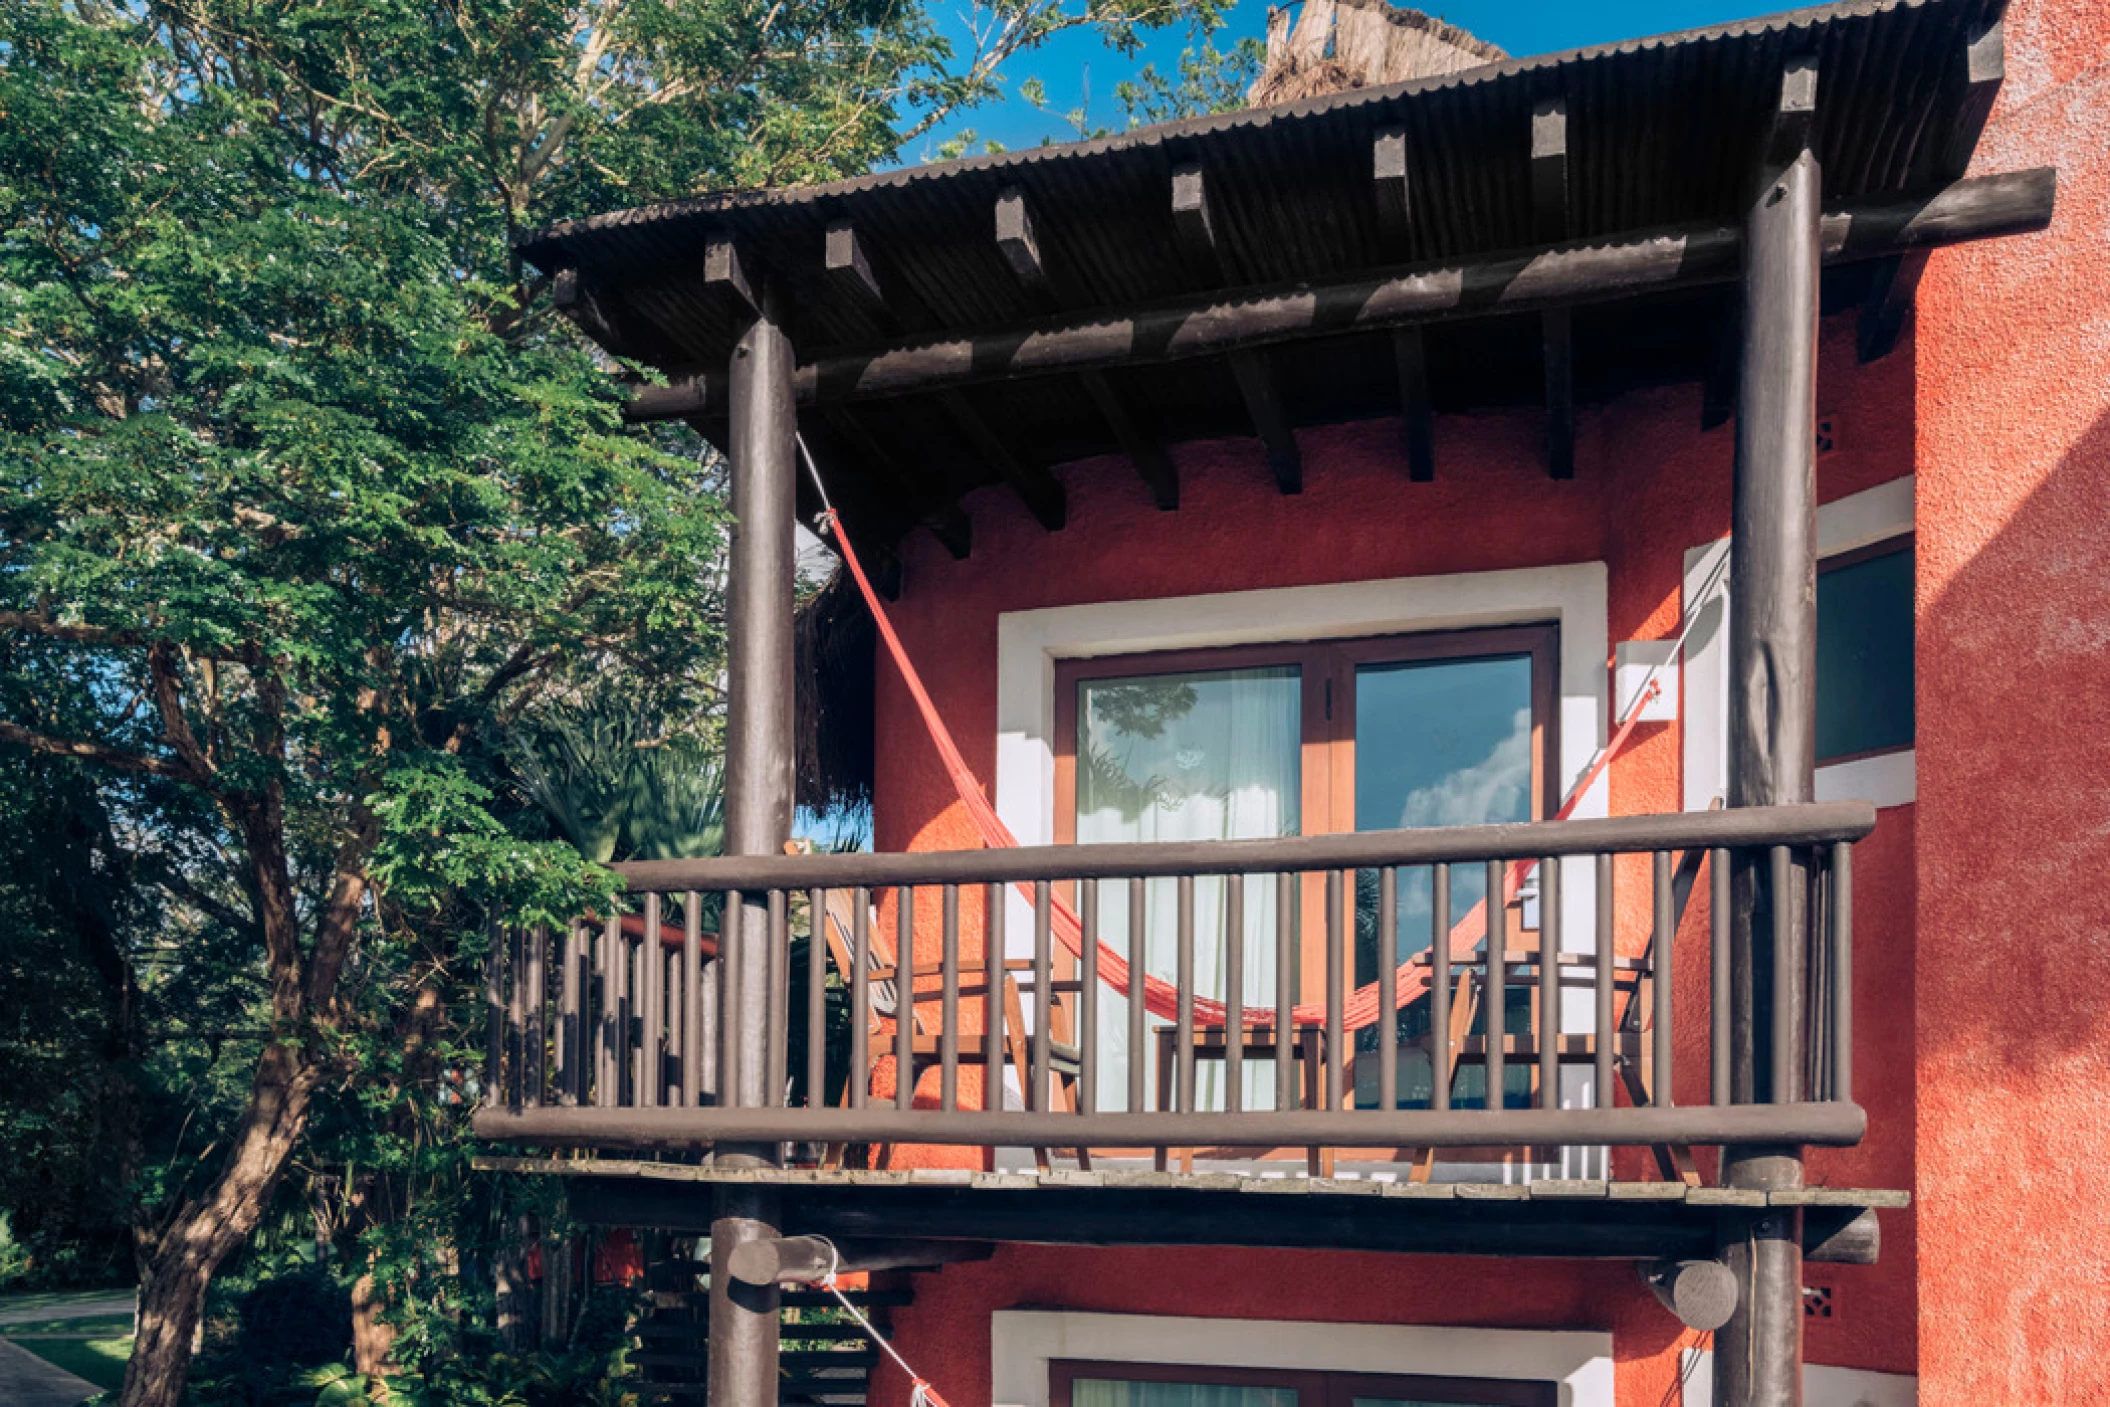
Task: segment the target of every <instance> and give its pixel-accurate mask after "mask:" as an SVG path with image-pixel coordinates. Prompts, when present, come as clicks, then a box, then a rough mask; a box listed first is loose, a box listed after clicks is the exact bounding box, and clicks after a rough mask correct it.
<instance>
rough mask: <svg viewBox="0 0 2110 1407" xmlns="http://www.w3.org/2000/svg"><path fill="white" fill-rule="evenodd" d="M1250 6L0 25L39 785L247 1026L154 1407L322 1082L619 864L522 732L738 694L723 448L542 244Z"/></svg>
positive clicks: (362, 1084)
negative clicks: (120, 861)
mask: <svg viewBox="0 0 2110 1407" xmlns="http://www.w3.org/2000/svg"><path fill="white" fill-rule="evenodd" d="M1220 8H1221V7H1220V3H1219V0H1132V3H1126V4H1124V3H1119V0H1115V3H1105V0H1081V3H1078V4H1064V3H1061V0H992V3H989V4H986V5H984V6H982V7H981V8H980V9H978V10H977V11H975V16H976V19H975V22H974V26H973V33H974V40H973V43H972V44H971V45H970V46H967V48H966V50H965V51H964V52H956V50H955V48H954V47H953V46H952V45H950V44H948V43H947V42H945V41H944V40H943V39H942V38H941V37H940V35H939V34H938V32H937V31H936V29H935V28H934V27H933V25H932V23H931V21H930V18H929V15H928V13H927V11H926V10H925V8H924V7H922V6H919V5H900V4H896V3H892V0H888V3H880V0H809V2H808V3H801V4H798V5H781V4H776V5H770V4H760V3H747V2H746V0H691V3H681V4H660V3H654V4H649V5H647V4H636V3H629V0H582V3H574V4H568V5H559V4H554V3H549V0H490V2H489V3H473V2H472V0H449V2H448V3H440V4H432V3H408V2H407V0H181V3H156V0H12V2H11V3H10V4H9V5H8V6H7V8H6V10H5V20H4V21H0V329H4V333H5V335H4V337H0V744H4V745H5V749H6V752H5V755H0V766H6V767H9V768H13V769H16V770H15V772H14V774H13V777H14V780H15V781H17V782H20V783H21V784H22V785H26V786H32V787H34V786H38V785H41V783H40V782H39V781H38V780H37V778H38V776H39V775H47V776H48V775H52V774H51V773H50V772H49V771H48V770H47V771H46V772H44V773H38V772H36V771H35V770H33V769H35V768H42V769H54V768H64V769H70V771H69V772H68V775H69V776H79V777H93V778H94V779H95V780H94V783H93V801H94V805H95V807H96V808H98V814H99V815H101V816H102V817H104V818H106V819H107V822H108V827H109V829H110V832H111V833H112V834H119V835H122V836H123V837H125V842H124V846H123V848H124V849H125V850H126V852H127V854H128V855H130V856H131V857H132V861H133V863H132V865H131V873H130V876H129V882H132V883H136V884H139V885H144V886H147V888H148V891H149V892H150V893H151V895H152V896H153V897H152V899H151V904H150V906H148V907H146V908H141V909H139V910H137V911H136V914H135V917H137V916H138V915H141V914H144V915H149V916H150V917H151V918H152V921H153V924H154V927H153V936H152V939H151V944H150V946H151V947H152V949H153V953H154V957H153V961H152V962H143V961H142V959H143V958H144V957H146V956H147V954H146V953H145V952H144V951H143V950H142V949H141V948H140V946H139V945H138V944H134V946H133V947H132V948H131V949H129V950H128V949H126V948H124V947H123V945H119V948H118V955H119V958H120V970H118V971H117V972H116V974H115V980H116V982H117V984H118V988H119V989H120V990H122V989H124V988H125V987H126V986H127V985H128V984H130V985H138V984H139V983H140V982H141V981H142V974H143V973H144V974H145V978H146V985H147V986H148V987H149V988H150V989H152V988H155V986H156V984H160V989H162V990H165V991H166V992H167V993H169V994H171V995H174V994H179V993H182V994H189V995H190V996H192V997H194V998H198V999H209V1002H210V1003H211V1010H212V1011H213V1012H214V1013H215V1015H214V1016H213V1017H212V1018H211V1020H208V1021H206V1022H205V1023H204V1024H205V1025H206V1026H212V1025H214V1023H216V1022H218V1023H222V1024H224V1023H237V1024H239V1023H242V1022H247V1023H250V1025H251V1026H252V1027H253V1029H250V1030H225V1029H222V1030H206V1029H196V1030H191V1031H188V1032H187V1033H180V1034H182V1039H181V1040H180V1041H178V1042H177V1046H178V1048H179V1049H180V1051H181V1053H182V1060H181V1061H178V1062H176V1064H175V1065H174V1066H173V1067H172V1069H174V1070H175V1071H176V1072H178V1077H179V1078H187V1077H193V1076H196V1077H199V1081H198V1082H199V1083H200V1084H201V1085H202V1086H205V1087H208V1088H210V1089H211V1090H213V1091H215V1092H216V1093H214V1095H213V1096H212V1097H211V1098H205V1097H202V1096H193V1095H190V1094H186V1095H185V1096H184V1097H185V1099H186V1101H188V1102H187V1103H186V1105H185V1106H184V1117H183V1118H182V1119H181V1120H180V1127H179V1129H178V1130H177V1131H175V1132H174V1133H173V1134H172V1135H171V1137H172V1139H173V1140H174V1146H175V1147H176V1149H177V1150H178V1152H179V1153H181V1152H182V1151H183V1150H186V1149H187V1150H191V1151H190V1152H189V1154H188V1156H185V1157H178V1158H175V1159H172V1160H171V1162H170V1164H169V1169H170V1171H169V1173H168V1174H167V1176H166V1177H165V1178H164V1179H162V1180H160V1181H158V1182H142V1184H141V1197H142V1206H141V1208H140V1211H139V1213H138V1215H139V1218H140V1220H139V1224H140V1226H141V1227H142V1228H143V1229H144V1230H145V1231H146V1233H147V1238H146V1242H145V1244H144V1246H143V1248H142V1254H141V1270H142V1310H141V1318H140V1334H139V1338H138V1344H137V1347H136V1350H135V1353H134V1357H133V1361H132V1365H131V1368H130V1371H129V1374H128V1377H127V1381H126V1384H125V1388H124V1392H123V1396H122V1400H123V1402H124V1403H126V1404H128V1407H145V1405H146V1404H173V1403H175V1402H177V1401H179V1400H180V1399H181V1397H182V1395H183V1391H184V1382H185V1375H186V1372H187V1368H188V1346H189V1342H190V1339H191V1334H192V1330H193V1328H194V1327H195V1325H196V1324H197V1323H198V1320H199V1316H200V1314H201V1312H202V1305H203V1303H204V1296H205V1292H206V1289H207V1286H208V1285H209V1283H210V1281H211V1279H212V1277H213V1275H214V1274H215V1272H216V1271H217V1270H218V1268H219V1267H220V1266H221V1265H222V1264H223V1263H224V1262H225V1261H226V1260H227V1258H228V1257H229V1256H230V1255H231V1254H233V1253H234V1252H235V1251H236V1249H237V1248H238V1247H240V1246H241V1245H242V1244H243V1242H244V1240H245V1238H246V1237H247V1236H248V1235H249V1234H250V1232H251V1231H252V1230H254V1229H255V1228H256V1227H257V1226H258V1224H259V1222H260V1221H261V1219H262V1218H263V1217H264V1216H265V1214H266V1211H267V1209H268V1205H269V1203H270V1199H271V1197H272V1194H273V1190H274V1188H275V1187H277V1186H278V1185H279V1183H280V1182H281V1180H282V1178H283V1177H284V1174H285V1172H286V1169H287V1167H288V1164H289V1161H290V1160H291V1158H292V1156H293V1153H294V1150H295V1149H296V1148H297V1147H298V1146H300V1144H301V1142H302V1140H303V1138H304V1136H305V1134H306V1131H307V1128H308V1123H309V1119H310V1117H311V1115H312V1114H313V1112H314V1110H315V1105H316V1101H317V1099H318V1097H333V1098H339V1099H340V1101H341V1102H343V1103H345V1104H346V1105H347V1106H349V1107H353V1108H356V1107H359V1106H360V1104H361V1101H368V1102H371V1101H372V1100H374V1099H375V1098H376V1096H377V1094H386V1093H388V1092H390V1091H395V1090H400V1089H401V1088H402V1086H401V1084H400V1083H398V1082H399V1081H401V1080H405V1079H416V1080H419V1081H423V1082H425V1084H426V1085H427V1086H429V1085H431V1084H432V1083H434V1082H436V1081H445V1080H448V1079H453V1080H455V1081H456V1082H457V1084H459V1072H460V1069H461V1067H462V1063H463V1062H462V1059H461V1057H460V1050H459V1049H458V1047H459V1045H460V1042H459V1039H458V1038H459V1034H460V1029H459V1028H460V1026H461V1024H462V1017H461V1015H460V1013H461V1011H462V1008H463V1007H464V1006H465V1005H466V1003H465V1002H464V1001H463V1000H462V999H461V991H462V988H463V985H464V981H465V974H466V973H470V972H473V971H474V969H475V967H476V965H477V964H478V963H479V962H480V959H481V942H482V940H481V938H480V937H479V936H478V935H479V934H480V933H481V932H482V927H483V925H482V922H481V919H482V916H483V915H485V914H487V913H488V912H490V911H491V910H492V909H493V907H494V906H498V905H503V906H504V907H505V909H506V910H507V911H508V912H510V913H513V914H515V915H518V916H521V917H524V918H533V917H535V916H537V915H542V916H545V917H550V918H555V917H557V916H559V915H562V914H566V913H570V912H576V906H577V905H579V904H582V903H588V902H590V901H591V896H592V894H593V893H594V892H595V891H596V890H597V889H598V887H599V886H600V885H601V884H602V883H604V881H603V880H602V878H601V877H600V872H599V871H598V870H596V869H595V868H594V867H592V866H591V865H589V864H588V863H587V862H586V861H584V860H583V859H582V858H581V857H580V856H579V855H578V853H577V851H576V850H574V849H573V848H572V847H571V846H569V845H567V844H562V843H553V842H548V841H539V840H538V839H536V835H537V834H538V833H537V832H534V831H533V830H531V829H523V828H521V827H519V826H516V825H515V824H514V821H515V820H516V819H517V818H516V817H515V816H514V815H513V814H512V813H511V811H510V809H509V806H510V803H509V802H508V800H507V798H506V797H505V796H504V795H502V794H501V793H500V792H499V791H498V790H497V789H496V788H497V786H498V783H499V781H500V779H501V778H502V777H503V775H504V770H505V769H504V768H503V766H502V765H501V762H500V760H499V750H498V745H497V744H496V743H495V742H494V740H495V739H498V738H502V737H503V736H504V735H505V733H506V731H507V730H508V729H509V728H512V727H514V726H515V725H516V724H518V723H519V721H520V720H522V719H524V718H527V717H530V716H532V715H533V714H534V713H535V712H536V710H537V709H538V708H540V707H542V706H543V705H544V704H545V703H547V702H548V701H549V700H551V699H553V698H563V697H566V696H569V695H571V694H572V693H574V692H575V691H576V690H577V688H578V687H579V685H580V682H581V681H582V680H587V679H592V678H601V677H607V676H611V675H618V676H620V677H622V678H624V679H626V680H628V681H631V682H632V683H633V684H634V685H635V687H636V688H637V689H639V690H641V691H644V692H646V693H648V694H651V695H653V696H654V697H653V699H652V700H651V702H653V704H654V706H655V707H665V708H667V709H670V710H671V711H673V712H675V713H679V714H682V715H683V716H688V715H690V714H692V713H694V712H695V711H696V710H699V709H701V710H704V711H706V712H708V710H709V709H710V707H711V706H712V702H713V701H712V693H711V691H712V688H713V681H715V680H716V679H717V677H718V669H719V659H718V640H719V629H718V619H719V609H718V608H719V602H718V599H717V591H716V586H715V583H716V581H717V580H718V572H717V571H716V569H715V566H716V563H717V560H718V557H719V554H720V552H721V548H722V536H723V527H724V522H723V512H722V508H721V497H720V492H719V490H720V484H719V481H718V477H717V473H716V466H715V464H714V461H713V460H712V459H711V457H710V456H709V455H708V453H706V452H704V451H703V450H702V449H701V448H700V446H698V445H697V444H696V443H695V442H694V441H693V440H692V439H690V438H687V437H686V436H685V433H684V432H681V431H677V430H660V431H656V432H654V434H653V435H652V436H650V437H646V436H639V435H636V434H632V433H628V432H625V431H623V430H622V429H621V427H620V425H619V422H618V416H617V414H616V408H615V403H614V396H615V391H614V388H613V387H612V386H611V385H610V382H609V378H608V377H607V375H606V372H607V370H608V368H607V367H606V366H605V364H604V363H603V362H602V361H601V360H599V359H597V356H596V354H594V353H593V352H592V351H591V349H589V348H587V347H585V346H583V345H582V344H581V343H580V341H579V340H578V339H577V338H576V336H575V335H573V334H572V333H571V331H570V329H569V328H568V327H567V326H565V325H564V324H562V323H561V322H559V321H557V320H555V319H554V317H553V315H552V314H550V313H549V312H548V311H547V310H546V308H545V307H544V306H543V305H542V304H540V303H538V301H537V299H536V294H537V292H538V291H539V290H538V288H537V287H536V286H535V285H534V284H533V283H531V282H529V281H527V278H526V275H525V273H524V271H523V269H522V268H521V266H520V265H519V264H518V262H517V261H516V260H514V259H513V257H512V255H511V239H512V237H513V236H514V235H516V234H517V233H518V232H519V231H520V230H522V229H523V228H526V227H529V226H532V225H535V224H538V223H541V222H543V221H547V220H550V219H555V218H563V217H568V216H574V215H579V214H583V213H587V212H589V211H592V210H596V209H603V208H608V207H612V206H618V205H629V204H636V203H641V202H644V201H649V200H653V199H657V198H662V197H666V196H671V195H680V194H687V193H690V192H691V191H694V190H696V189H699V188H708V187H724V186H729V185H751V184H757V183H763V182H770V183H781V182H789V181H801V180H810V179H818V178H823V177H829V176H836V175H842V174H848V173H854V172H857V171H861V170H864V169H866V168H868V167H869V166H870V165H872V164H873V163H875V162H878V161H883V160H885V159H888V158H889V157H891V156H892V154H893V153H894V152H895V151H896V149H897V148H898V147H899V145H900V144H901V143H902V142H903V141H904V140H906V139H908V138H910V137H913V136H915V135H917V134H919V133H920V132H922V131H925V130H928V128H929V127H930V126H931V125H932V124H934V123H936V122H938V121H940V120H942V119H943V118H944V117H945V116H946V115H947V114H948V113H950V112H952V111H954V110H956V109H958V108H960V107H962V106H964V105H968V104H972V103H974V102H977V101H980V100H982V99H984V98H986V97H988V96H989V95H990V94H991V93H992V92H994V91H995V85H996V83H997V81H998V75H999V72H1000V69H1001V67H1002V65H1004V64H1005V63H1006V62H1008V61H1010V60H1012V59H1013V58H1014V57H1015V56H1016V55H1018V54H1021V53H1023V52H1025V51H1027V50H1029V49H1030V48H1031V47H1033V46H1034V45H1035V44H1038V43H1039V42H1042V41H1043V40H1044V39H1046V38H1047V37H1048V36H1049V35H1051V34H1053V33H1055V32H1057V31H1059V30H1060V29H1063V28H1065V27H1069V26H1074V25H1080V24H1089V25H1095V26H1098V27H1100V28H1101V30H1102V31H1103V32H1104V33H1106V34H1107V35H1108V36H1110V37H1111V38H1112V40H1113V41H1114V42H1115V43H1116V44H1117V45H1122V46H1127V47H1131V48H1132V47H1133V46H1134V44H1135V43H1136V42H1137V36H1138V35H1139V33H1140V32H1141V31H1142V30H1143V29H1145V28H1148V27H1150V26H1153V25H1158V24H1164V23H1173V22H1181V23H1184V22H1187V21H1189V20H1191V19H1193V18H1195V17H1197V16H1199V17H1202V18H1203V19H1205V20H1206V21H1207V22H1209V23H1214V22H1215V19H1216V17H1217V15H1218V12H1219V10H1220ZM27 758H34V759H35V761H34V762H31V761H27V760H25V759H27ZM65 863H69V864H70V863H74V862H73V861H66V862H65ZM49 897H50V896H49V895H43V896H38V895H30V896H28V897H27V898H26V899H24V902H27V903H33V904H41V905H43V907H42V908H41V909H40V910H39V912H41V913H45V914H46V915H47V916H50V915H58V916H57V917H52V918H51V922H52V923H54V924H57V925H59V926H60V927H62V928H63V927H64V926H65V924H67V923H72V922H74V921H75V920H76V919H78V917H79V915H78V914H73V916H72V917H70V918H69V917H66V916H65V914H62V913H60V911H58V910H54V909H52V908H51V906H50V904H49V903H48V900H49ZM66 913H72V911H66ZM118 931H120V932H121V931H123V930H122V929H120V930H118ZM126 965H128V967H127V966H126ZM156 973H158V974H160V975H158V976H157V975H155V974H156ZM193 1014H194V1015H195V1013H193ZM127 1039H130V1037H127ZM201 1052H202V1054H201ZM238 1057H239V1058H241V1059H244V1060H246V1061H247V1068H246V1070H237V1069H236V1068H235V1064H234V1062H235V1060H236V1059H237V1058H238ZM201 1061H202V1062H203V1064H202V1066H201V1065H200V1062H201ZM185 1062H188V1063H185ZM406 1072H410V1073H406ZM236 1075H239V1076H240V1078H238V1079H237V1078H232V1077H233V1076H236ZM206 1076H209V1077H210V1078H205V1077H206ZM142 1088H144V1089H146V1090H147V1091H148V1092H149V1093H151V1092H152V1091H153V1089H154V1088H155V1085H154V1081H153V1080H152V1079H147V1080H144V1081H143V1082H142ZM461 1092H462V1091H460V1090H459V1089H458V1090H457V1093H458V1094H459V1093H461ZM194 1116H195V1117H194ZM434 1126H435V1127H436V1126H437V1125H434Z"/></svg>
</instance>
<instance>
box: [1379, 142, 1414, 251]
mask: <svg viewBox="0 0 2110 1407" xmlns="http://www.w3.org/2000/svg"><path fill="white" fill-rule="evenodd" d="M1370 194H1371V199H1372V200H1373V201H1374V202H1375V204H1376V207H1377V235H1378V240H1379V242H1380V243H1381V244H1382V245H1383V246H1384V250H1383V258H1384V259H1385V260H1386V261H1390V260H1393V259H1397V258H1400V257H1402V256H1403V255H1404V254H1405V252H1406V247H1407V211H1408V204H1407V129H1406V128H1404V127H1400V126H1391V127H1380V128H1378V129H1377V135H1376V136H1374V137H1373V138H1372V139H1371V142H1370Z"/></svg>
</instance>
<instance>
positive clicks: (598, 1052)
mask: <svg viewBox="0 0 2110 1407" xmlns="http://www.w3.org/2000/svg"><path fill="white" fill-rule="evenodd" d="M622 943H623V916H622V914H621V913H620V912H616V913H611V914H609V916H608V920H607V922H606V923H604V924H602V925H601V941H600V942H598V943H596V944H594V955H593V956H594V972H595V976H596V978H597V979H598V980H597V981H596V982H595V987H596V988H597V991H596V992H595V1001H596V1005H597V1010H596V1011H595V1013H594V1023H593V1027H594V1031H595V1033H596V1038H595V1042H594V1044H595V1047H596V1049H595V1050H594V1060H593V1102H594V1103H595V1104H596V1105H597V1106H599V1107H600V1108H603V1109H613V1108H615V1106H616V1101H617V1098H618V1096H619V1095H620V1094H621V1093H622V1089H621V1084H622V1082H621V1081H620V1080H619V1079H618V1078H617V1077H616V1062H617V1061H619V1060H621V1059H622V1055H621V1047H620V1046H619V1045H617V1043H616V1036H617V1031H616V1022H617V1021H618V1020H620V1019H621V1016H622V1012H621V1010H620V1009H619V1008H618V1007H617V1006H616V980H615V964H616V955H617V953H618V952H619V951H620V950H621V948H622Z"/></svg>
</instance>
